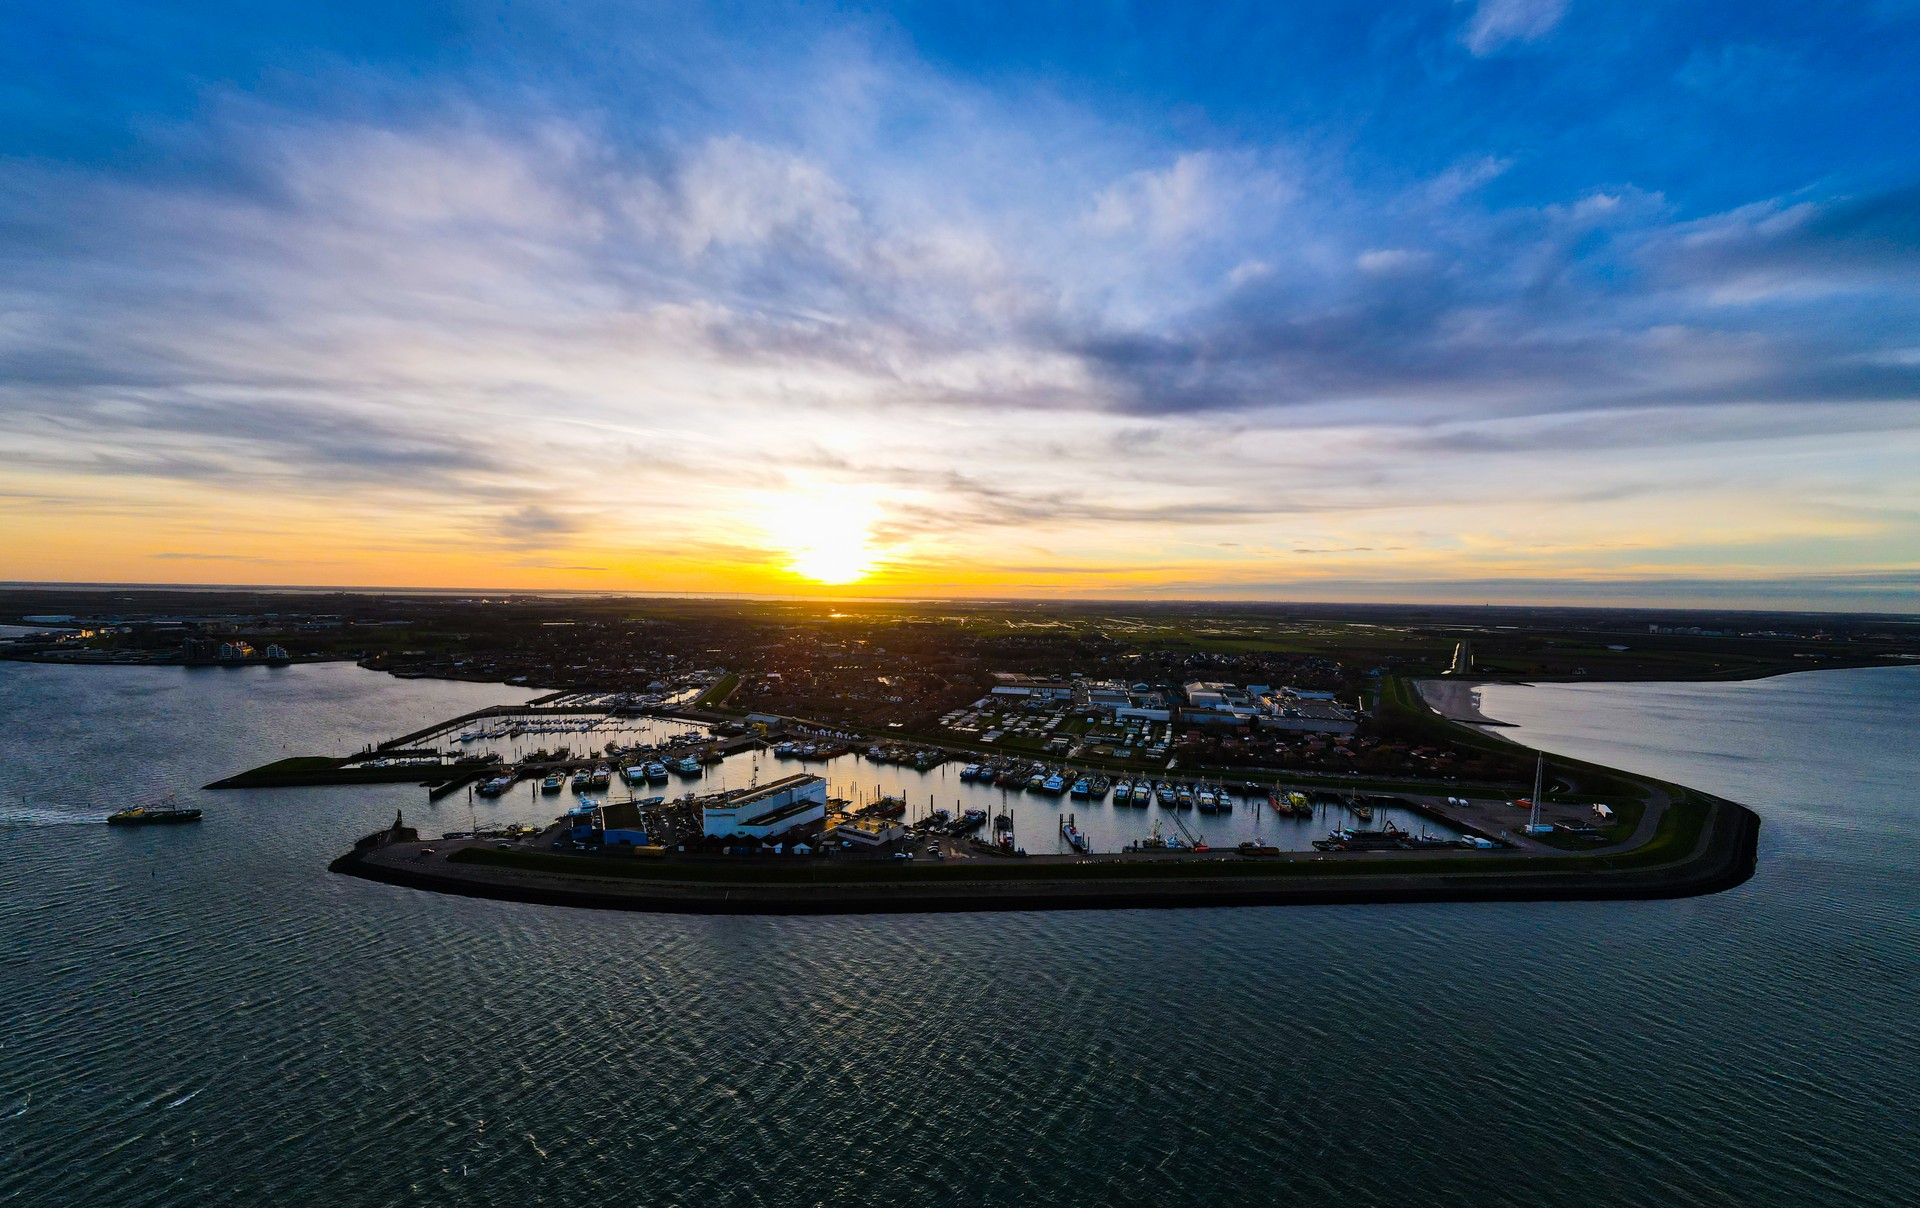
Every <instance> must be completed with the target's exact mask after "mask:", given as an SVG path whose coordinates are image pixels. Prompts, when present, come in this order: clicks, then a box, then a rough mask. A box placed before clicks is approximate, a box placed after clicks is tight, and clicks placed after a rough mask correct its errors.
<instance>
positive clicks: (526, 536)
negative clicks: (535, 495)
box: [494, 503, 582, 546]
mask: <svg viewBox="0 0 1920 1208" xmlns="http://www.w3.org/2000/svg"><path fill="white" fill-rule="evenodd" d="M494 527H495V530H496V531H497V532H498V533H499V534H500V536H501V537H502V538H503V539H505V540H506V541H507V542H508V543H509V544H512V545H523V546H549V545H555V544H559V543H560V541H561V539H563V538H566V537H570V536H572V535H573V534H575V533H578V532H579V531H580V530H581V528H582V525H581V523H580V521H579V519H578V518H577V517H574V516H568V515H562V514H560V513H558V512H554V511H550V510H548V509H547V508H544V507H542V506H540V505H539V504H537V503H530V504H528V505H527V506H525V507H523V508H520V509H518V510H516V511H512V512H507V513H505V514H504V515H502V516H499V517H497V518H496V519H495V521H494Z"/></svg>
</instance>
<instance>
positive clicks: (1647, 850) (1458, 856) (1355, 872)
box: [330, 794, 1760, 914]
mask: <svg viewBox="0 0 1920 1208" xmlns="http://www.w3.org/2000/svg"><path fill="white" fill-rule="evenodd" d="M1759 829H1760V820H1759V818H1758V817H1756V816H1755V815H1754V814H1753V813H1752V812H1751V811H1749V810H1746V809H1744V808H1742V807H1741V806H1739V805H1736V804H1734V803H1733V802H1730V801H1722V800H1720V799H1718V798H1713V797H1708V796H1705V795H1704V794H1687V795H1686V797H1685V799H1684V800H1681V801H1678V802H1677V803H1676V805H1675V806H1674V808H1672V809H1670V810H1669V812H1668V815H1667V817H1666V818H1665V819H1663V821H1662V824H1661V826H1660V828H1659V829H1658V831H1657V832H1656V834H1655V835H1654V836H1653V837H1652V839H1651V840H1650V841H1649V842H1647V843H1646V844H1644V845H1642V846H1641V847H1640V848H1638V849H1636V850H1633V851H1629V852H1621V853H1617V854H1613V855H1591V856H1582V855H1565V856H1561V855H1552V856H1519V855H1513V854H1510V853H1479V852H1461V853H1454V854H1449V855H1446V856H1438V855H1426V854H1411V855H1405V856H1385V857H1374V856H1355V855H1335V856H1317V855H1306V854H1300V855H1294V856H1280V857H1267V858H1254V859H1250V858H1243V857H1240V856H1238V855H1233V854H1224V853H1223V854H1222V855H1221V856H1219V857H1216V858H1206V859H1186V860H1178V861H1172V860H1142V859H1135V860H1083V861H1069V860H1057V861H1056V860H1050V859H1032V860H1007V861H1004V862H1003V861H997V860H978V861H970V862H968V863H967V864H965V865H954V864H946V865H927V864H919V863H916V864H914V865H912V866H900V865H895V864H893V863H891V862H885V863H865V862H860V863H856V862H853V861H848V862H846V863H832V862H823V863H815V862H812V861H809V862H807V863H804V864H801V863H797V862H786V861H782V860H779V859H778V858H767V859H760V858H741V859H737V860H724V859H722V860H706V859H678V858H674V857H666V858H661V859H633V860H621V859H617V858H609V857H588V856H570V855H552V854H548V853H545V852H527V851H500V850H498V849H495V848H490V847H480V846H474V847H463V848H460V849H458V850H456V851H454V852H452V853H450V854H446V855H443V856H441V857H440V858H439V859H437V860H426V859H424V858H422V857H418V856H416V855H414V854H413V853H414V852H415V851H416V850H417V849H416V847H415V845H414V844H413V843H395V844H391V845H389V846H385V847H382V846H380V845H379V844H378V839H377V837H369V840H367V841H364V842H363V844H362V845H361V846H359V847H356V848H355V850H354V851H352V852H350V853H348V854H347V855H344V856H342V857H340V858H339V859H338V860H336V861H334V862H333V864H332V865H331V866H330V867H331V870H332V871H334V872H337V873H342V874H345V875H348V876H354V877H359V878H363V879H366V880H371V881H377V882H381V883H384V884H388V885H396V886H403V887H406V888H411V889H422V890H430V891H433V892H439V893H450V894H456V895H460V896H465V897H477V898H492V899H499V900H506V901H516V902H530V903H538V904H542V905H557V906H576V907H586V908H593V909H609V910H628V911H653V912H671V913H696V914H867V913H901V912H949V911H999V910H1086V909H1115V908H1147V907H1192V906H1285V905H1330V904H1348V905H1351V904H1362V903H1395V902H1477V901H1574V900H1634V899H1654V898H1675V897H1688V896H1694V895H1698V894H1706V893H1718V892H1720V891H1722V890H1726V889H1731V888H1733V887H1734V886H1737V885H1739V884H1741V883H1742V882H1744V881H1746V880H1747V879H1748V878H1749V877H1751V876H1752V875H1753V868H1754V856H1755V851H1756V848H1757V842H1758V836H1759Z"/></svg>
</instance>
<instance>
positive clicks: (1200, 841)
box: [1167, 814, 1209, 851]
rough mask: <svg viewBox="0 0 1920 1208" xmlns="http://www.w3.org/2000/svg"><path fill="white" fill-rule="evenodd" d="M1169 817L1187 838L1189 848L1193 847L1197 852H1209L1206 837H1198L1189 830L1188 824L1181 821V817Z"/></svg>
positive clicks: (1172, 815) (1171, 815) (1173, 815)
mask: <svg viewBox="0 0 1920 1208" xmlns="http://www.w3.org/2000/svg"><path fill="white" fill-rule="evenodd" d="M1167 816H1168V817H1169V818H1172V819H1173V824H1174V825H1175V826H1177V827H1179V828H1180V833H1181V834H1182V835H1184V836H1186V840H1187V846H1188V847H1191V848H1192V849H1193V850H1195V851H1207V850H1209V849H1208V847H1207V838H1206V836H1205V835H1196V834H1194V833H1193V832H1192V831H1190V830H1188V829H1187V824H1186V823H1185V822H1183V821H1181V819H1180V815H1178V814H1169V815H1167Z"/></svg>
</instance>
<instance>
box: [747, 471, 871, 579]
mask: <svg viewBox="0 0 1920 1208" xmlns="http://www.w3.org/2000/svg"><path fill="white" fill-rule="evenodd" d="M879 515H880V510H879V508H878V507H876V506H875V505H874V503H873V501H872V500H870V499H866V498H863V497H861V496H857V495H853V494H849V493H838V492H821V491H806V492H796V493H794V494H791V495H782V496H779V497H777V498H775V499H773V500H770V501H769V503H768V506H767V511H766V514H765V517H764V520H763V523H764V526H765V528H766V530H767V533H768V536H769V538H770V543H771V544H772V545H773V547H774V548H775V549H776V550H777V551H778V552H779V553H780V554H782V555H784V557H785V559H786V569H787V570H788V571H789V572H791V573H793V574H795V575H798V576H800V577H801V578H803V579H811V580H813V581H814V582H815V583H824V584H829V585H838V584H845V583H858V582H859V581H860V580H862V579H864V578H866V577H867V576H868V575H870V574H872V573H873V571H874V570H875V569H876V568H877V567H878V566H879V563H880V553H879V551H878V550H876V549H875V548H874V545H873V525H874V522H875V521H876V520H878V519H879Z"/></svg>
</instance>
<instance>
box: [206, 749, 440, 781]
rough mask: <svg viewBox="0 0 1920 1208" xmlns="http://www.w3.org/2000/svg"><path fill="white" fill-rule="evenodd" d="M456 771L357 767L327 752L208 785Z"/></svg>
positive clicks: (416, 776) (428, 777)
mask: <svg viewBox="0 0 1920 1208" xmlns="http://www.w3.org/2000/svg"><path fill="white" fill-rule="evenodd" d="M464 770H465V769H462V771H464ZM455 774H456V773H455V771H454V770H453V769H452V768H451V767H440V768H431V767H384V768H370V767H356V766H354V765H352V764H349V763H347V761H346V760H344V759H333V758H330V757H328V756H325V755H296V756H294V757H292V758H291V759H280V760H276V761H274V762H273V763H269V764H262V765H261V766H260V767H257V768H250V769H248V770H247V771H244V772H241V773H239V774H237V775H234V776H229V777H227V778H226V779H225V780H216V781H214V782H213V783H212V784H210V785H207V786H206V787H207V788H210V789H271V788H299V787H306V786H309V785H322V786H324V785H332V784H392V783H396V782H400V781H412V782H414V783H416V784H437V783H439V782H440V781H443V780H446V779H447V778H448V777H449V776H452V775H455Z"/></svg>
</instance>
